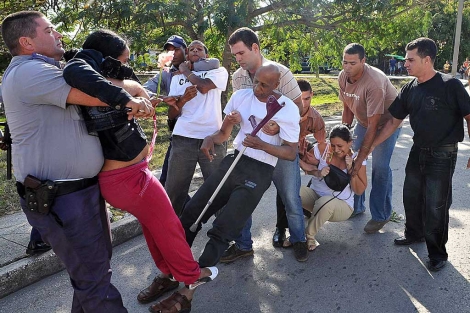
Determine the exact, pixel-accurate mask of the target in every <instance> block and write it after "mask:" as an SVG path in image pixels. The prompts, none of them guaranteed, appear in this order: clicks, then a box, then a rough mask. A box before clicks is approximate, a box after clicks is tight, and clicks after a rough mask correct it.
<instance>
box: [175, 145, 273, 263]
mask: <svg viewBox="0 0 470 313" xmlns="http://www.w3.org/2000/svg"><path fill="white" fill-rule="evenodd" d="M237 153H238V152H237V151H236V152H235V154H233V155H232V154H230V155H227V156H226V157H225V158H224V159H223V160H222V162H221V164H220V167H219V168H218V169H217V170H216V171H215V172H214V173H213V174H212V175H211V176H210V177H209V178H208V179H207V180H206V181H204V184H202V186H201V188H199V190H198V191H197V192H196V194H195V195H194V196H193V197H192V199H191V200H190V201H189V202H188V204H187V205H186V207H185V208H184V211H183V214H182V215H181V218H180V220H181V224H182V225H183V228H184V230H185V232H186V241H187V242H188V244H189V245H190V246H191V245H192V244H193V241H194V239H195V238H196V235H197V233H198V232H199V231H200V230H201V227H202V224H203V223H206V222H207V221H208V220H209V218H210V217H211V216H212V215H214V214H215V213H217V212H219V214H218V215H217V216H216V218H215V220H214V222H213V223H212V228H211V229H210V230H209V231H208V232H207V236H208V237H209V241H208V242H207V244H206V246H205V248H204V251H203V253H202V255H201V257H200V258H199V265H200V266H201V267H206V266H214V265H216V264H217V262H219V260H220V258H221V256H222V254H223V253H224V251H225V250H226V249H227V247H228V245H229V243H230V241H232V240H234V239H235V238H236V237H237V236H238V235H239V234H240V232H241V230H242V228H243V226H244V225H245V224H246V221H247V219H248V218H249V217H250V216H251V214H252V213H253V211H254V210H255V208H256V206H257V205H258V203H259V201H260V200H261V198H262V197H263V194H264V192H265V191H266V190H267V189H268V188H269V186H270V185H271V180H272V173H273V170H274V168H273V167H272V166H271V165H269V164H266V163H263V162H260V161H257V160H255V159H252V158H250V157H247V156H242V157H241V158H240V160H239V162H238V164H237V165H236V166H235V167H234V169H233V171H232V173H231V174H230V175H229V176H228V178H227V181H226V182H225V183H224V184H223V186H222V188H221V189H220V191H219V193H218V194H217V196H216V197H215V198H214V201H213V202H212V203H211V205H210V206H209V207H208V209H207V211H206V213H205V214H204V215H203V217H202V220H201V222H200V223H199V224H198V225H197V226H198V227H197V230H196V232H192V231H191V230H190V227H191V225H193V223H194V222H196V220H197V218H198V216H199V215H200V214H201V213H202V210H203V209H204V207H205V206H206V204H207V203H208V201H209V199H210V198H211V196H212V195H213V193H214V191H215V190H216V188H217V186H218V185H219V183H220V181H221V180H222V178H223V177H224V175H225V173H226V172H227V170H228V169H229V168H230V166H231V165H232V163H233V161H234V160H235V157H236V155H237ZM222 208H223V209H222Z"/></svg>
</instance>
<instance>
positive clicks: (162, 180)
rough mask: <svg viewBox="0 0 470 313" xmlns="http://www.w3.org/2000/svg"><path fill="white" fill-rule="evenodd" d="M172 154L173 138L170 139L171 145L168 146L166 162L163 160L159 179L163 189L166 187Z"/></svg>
mask: <svg viewBox="0 0 470 313" xmlns="http://www.w3.org/2000/svg"><path fill="white" fill-rule="evenodd" d="M170 153H171V137H170V145H169V146H168V149H167V150H166V154H165V160H163V166H162V173H161V175H160V179H159V181H160V184H162V186H163V187H165V183H166V176H167V175H168V160H169V159H170Z"/></svg>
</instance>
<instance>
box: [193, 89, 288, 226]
mask: <svg viewBox="0 0 470 313" xmlns="http://www.w3.org/2000/svg"><path fill="white" fill-rule="evenodd" d="M283 107H284V103H282V104H280V103H279V102H277V99H276V97H274V96H272V95H271V96H269V97H268V101H266V111H267V112H266V116H265V117H264V118H263V119H262V120H261V122H259V124H258V125H257V126H256V127H255V129H253V131H252V132H251V133H250V136H256V134H257V133H258V131H259V130H260V129H261V128H263V126H264V125H265V124H266V123H267V122H268V121H269V120H270V119H271V118H272V117H273V116H274V115H275V114H276V113H277V112H278V111H279V110H280V109H282V108H283ZM246 148H247V147H243V149H242V150H241V151H240V153H238V155H237V157H236V158H235V160H234V161H233V163H232V165H230V167H229V169H228V170H227V173H225V175H224V177H223V178H222V180H221V181H220V183H219V185H218V186H217V188H216V189H215V191H214V194H212V197H210V199H209V201H207V204H206V206H205V207H204V210H202V212H201V214H200V215H199V217H198V218H197V220H196V222H194V224H193V225H191V227H190V228H189V230H190V231H191V232H193V233H194V232H195V231H196V230H197V225H198V224H199V222H200V221H201V219H202V217H203V216H204V214H205V213H206V211H207V209H209V207H210V206H211V204H212V201H214V199H215V197H216V196H217V194H218V193H219V191H220V189H221V188H222V186H223V185H224V183H225V181H226V180H227V178H228V176H229V175H230V173H232V171H233V168H234V167H235V166H236V165H237V163H238V161H239V160H240V158H241V157H242V155H243V153H244V152H245V150H246Z"/></svg>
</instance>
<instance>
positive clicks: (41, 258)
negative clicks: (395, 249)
mask: <svg viewBox="0 0 470 313" xmlns="http://www.w3.org/2000/svg"><path fill="white" fill-rule="evenodd" d="M111 234H112V238H113V240H112V244H113V247H114V246H117V245H120V244H121V243H124V242H126V241H127V240H129V239H132V238H134V237H136V236H138V235H141V234H142V228H141V227H140V224H139V222H138V221H137V219H136V218H135V217H133V216H132V215H128V216H125V217H124V218H122V219H121V220H119V221H116V222H114V223H112V224H111ZM64 268H65V267H64V265H63V264H62V262H61V261H60V260H59V258H58V257H57V256H56V255H55V253H54V252H46V253H43V254H40V255H38V256H33V257H27V258H24V259H21V260H18V261H16V262H13V263H11V264H9V265H7V266H5V267H2V268H0V299H1V298H3V297H5V296H7V295H9V294H11V293H13V292H15V291H18V290H19V289H21V288H24V287H26V286H28V285H31V284H33V283H35V282H37V281H39V280H41V279H43V278H45V277H47V276H50V275H53V274H55V273H58V272H60V271H61V270H63V269H64Z"/></svg>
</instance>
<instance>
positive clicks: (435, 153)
mask: <svg viewBox="0 0 470 313" xmlns="http://www.w3.org/2000/svg"><path fill="white" fill-rule="evenodd" d="M456 160H457V148H455V150H454V151H439V148H436V149H432V148H429V149H420V148H418V147H416V146H413V147H412V148H411V151H410V155H409V157H408V162H407V164H406V169H405V174H406V176H405V183H404V185H403V205H404V207H405V215H406V223H405V236H406V237H408V238H411V239H419V238H423V237H424V238H425V239H426V245H427V248H428V254H429V258H430V259H433V260H439V261H442V260H447V252H446V248H445V244H446V243H447V239H448V230H449V228H448V226H449V208H450V205H451V204H452V176H453V175H454V170H455V163H456Z"/></svg>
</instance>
